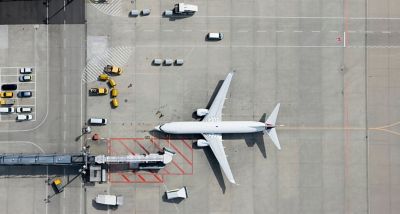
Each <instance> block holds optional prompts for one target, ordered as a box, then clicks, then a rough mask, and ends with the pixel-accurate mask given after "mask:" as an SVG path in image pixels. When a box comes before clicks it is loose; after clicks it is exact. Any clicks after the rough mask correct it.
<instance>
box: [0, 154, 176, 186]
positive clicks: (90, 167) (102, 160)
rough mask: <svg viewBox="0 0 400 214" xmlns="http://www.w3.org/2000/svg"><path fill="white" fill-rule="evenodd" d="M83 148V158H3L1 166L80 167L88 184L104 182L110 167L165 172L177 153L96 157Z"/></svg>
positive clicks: (33, 156)
mask: <svg viewBox="0 0 400 214" xmlns="http://www.w3.org/2000/svg"><path fill="white" fill-rule="evenodd" d="M87 149H88V148H86V147H84V148H83V150H82V153H81V154H75V155H69V154H0V166H78V167H81V168H80V169H79V172H80V173H81V174H82V175H86V176H84V180H85V181H89V182H105V181H107V172H106V170H107V169H109V167H110V166H111V165H123V166H126V167H125V168H120V170H132V169H135V170H153V169H156V170H158V169H162V168H163V167H164V166H165V165H167V164H168V163H170V162H171V161H172V157H173V156H174V154H175V152H173V151H171V150H169V149H167V148H163V151H162V152H159V153H155V154H143V155H125V156H108V155H97V156H93V155H90V153H89V152H88V150H87Z"/></svg>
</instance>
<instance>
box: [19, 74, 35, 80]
mask: <svg viewBox="0 0 400 214" xmlns="http://www.w3.org/2000/svg"><path fill="white" fill-rule="evenodd" d="M31 80H32V76H31V75H21V76H19V81H20V82H29V81H31Z"/></svg>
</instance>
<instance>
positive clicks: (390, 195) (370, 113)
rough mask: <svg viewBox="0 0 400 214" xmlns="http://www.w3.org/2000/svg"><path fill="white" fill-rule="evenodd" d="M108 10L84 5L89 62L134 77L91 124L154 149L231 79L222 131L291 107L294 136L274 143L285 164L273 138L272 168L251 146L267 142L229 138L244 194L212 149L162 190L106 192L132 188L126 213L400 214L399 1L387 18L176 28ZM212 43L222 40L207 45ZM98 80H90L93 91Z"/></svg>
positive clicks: (321, 13) (296, 6) (313, 8)
mask: <svg viewBox="0 0 400 214" xmlns="http://www.w3.org/2000/svg"><path fill="white" fill-rule="evenodd" d="M111 3H112V4H111V5H109V7H107V6H106V5H102V6H99V5H87V20H88V24H87V26H88V61H91V59H94V60H92V61H91V62H92V63H94V62H95V61H96V60H95V59H96V56H98V52H105V53H107V54H111V55H114V56H116V57H117V58H121V59H123V60H122V62H115V63H117V64H118V63H120V65H121V66H122V67H124V69H125V71H126V72H125V73H124V74H123V75H122V76H121V77H120V78H119V79H118V80H117V81H118V84H119V87H120V88H122V90H123V91H124V92H123V93H122V96H123V97H122V98H121V99H122V100H126V102H121V106H120V107H119V108H118V109H111V108H109V107H108V106H107V108H106V109H105V110H103V111H102V110H101V109H104V106H106V105H107V102H109V99H107V98H106V99H96V101H94V100H93V102H101V105H100V106H101V107H99V106H96V107H94V110H91V109H88V115H91V114H92V115H99V114H100V115H101V116H103V117H106V118H109V119H110V121H111V123H110V125H108V126H107V127H103V128H100V129H99V130H101V131H100V132H102V133H107V134H106V135H109V136H111V137H132V135H134V137H145V136H147V135H149V134H148V131H149V130H151V129H152V128H153V127H154V125H157V124H159V123H162V122H169V121H184V120H194V119H193V118H192V112H193V111H195V110H196V109H197V108H203V107H205V106H206V105H207V103H208V102H209V99H210V97H211V95H212V94H213V92H214V90H215V88H216V87H217V85H218V82H219V81H220V80H223V79H224V77H225V75H226V74H227V73H228V72H229V71H231V70H236V71H237V72H236V74H235V76H234V78H233V81H232V84H231V88H230V93H229V95H228V99H227V101H226V103H225V109H224V112H223V113H224V117H223V118H224V120H259V119H260V118H261V116H262V114H263V113H267V114H269V113H270V111H272V109H273V107H274V105H275V104H276V103H277V102H281V111H280V113H279V117H278V122H279V124H282V125H284V126H283V127H280V128H279V129H278V135H279V137H280V141H281V144H282V148H283V149H282V151H279V152H278V151H276V149H275V148H274V147H273V146H271V144H270V140H269V139H268V138H264V142H265V148H266V157H264V155H263V152H262V151H260V150H263V149H262V147H261V149H259V148H258V146H257V145H254V143H253V142H254V141H257V140H258V139H259V138H257V136H251V135H244V136H237V135H232V136H225V141H224V145H225V147H226V153H227V155H228V161H229V162H230V165H231V168H232V171H233V174H234V175H235V177H236V180H237V182H238V183H239V184H240V185H239V186H234V185H231V184H229V183H226V180H225V179H222V177H221V176H222V174H221V171H220V170H219V169H218V165H217V164H216V161H215V159H214V158H213V155H212V154H211V153H210V151H209V150H208V149H205V151H203V149H194V154H193V158H194V159H193V168H194V173H193V175H191V176H176V177H172V176H169V177H167V176H165V183H164V184H165V185H154V184H151V185H148V184H133V185H131V186H130V185H129V184H125V185H124V184H118V185H114V184H112V185H108V186H107V187H103V189H106V188H107V191H110V192H119V191H123V192H126V191H128V189H130V188H131V191H130V193H129V194H128V195H129V197H131V198H132V201H131V203H129V208H130V210H132V209H133V210H135V212H136V213H147V212H154V213H176V212H182V213H213V212H218V213H368V212H369V213H380V211H382V210H385V213H395V212H396V210H397V209H396V206H397V205H396V203H395V202H396V201H397V200H398V198H399V195H398V193H397V192H398V191H397V192H396V191H393V190H394V189H396V187H398V182H397V180H398V179H396V178H397V177H396V175H398V174H399V173H398V170H399V168H398V161H396V160H398V158H396V157H397V156H398V155H397V153H396V152H395V151H398V149H397V145H395V139H396V138H397V132H395V131H393V130H392V128H393V129H395V128H396V127H395V126H396V125H397V123H395V122H396V119H395V118H397V117H396V115H397V114H396V113H393V111H394V110H395V109H396V107H397V105H396V104H397V102H393V101H392V100H393V98H395V97H396V95H397V94H398V92H395V90H396V89H397V86H396V85H398V84H397V82H396V80H397V75H396V74H395V73H396V71H394V70H395V69H396V68H397V66H398V65H397V64H396V63H395V62H396V59H397V58H396V57H398V53H397V52H398V47H399V44H400V41H399V40H398V38H397V36H396V35H397V33H398V32H399V26H398V24H399V21H400V20H399V19H398V18H397V17H398V15H396V12H395V11H396V10H395V9H394V8H392V7H389V5H393V4H391V3H392V1H387V2H386V3H384V4H383V6H381V7H372V6H371V4H372V5H375V4H378V1H376V2H372V3H371V4H370V2H369V7H368V10H365V8H366V6H365V2H364V1H357V2H352V4H349V3H348V2H346V1H345V2H343V1H340V2H339V1H330V2H329V3H328V2H323V3H322V2H319V1H307V2H304V1H302V2H275V1H273V2H272V1H234V2H232V1H212V2H192V3H193V4H196V5H199V12H198V13H196V14H195V15H194V16H193V17H189V18H184V19H172V20H171V19H168V18H165V17H162V16H161V14H162V11H163V10H165V9H170V8H172V7H173V3H174V2H172V1H163V2H158V1H145V2H142V1H135V3H134V4H131V3H130V2H122V1H112V2H111ZM186 3H191V2H186ZM375 6H377V5H375ZM111 8H114V9H113V10H112V9H111ZM115 8H118V9H115ZM130 8H132V9H133V8H135V9H139V10H140V9H143V8H151V9H152V11H151V14H150V15H149V16H147V17H143V16H139V17H137V18H128V17H127V15H128V13H129V9H130ZM221 8H225V9H223V10H221ZM385 8H386V9H385ZM387 11H389V12H387ZM366 12H367V16H366ZM343 15H344V16H343ZM366 17H367V19H366ZM121 32H123V33H121ZM208 32H222V33H224V35H225V37H224V39H223V40H222V41H220V42H206V41H204V38H205V35H206V34H207V33H208ZM118 48H119V49H118ZM96 52H97V53H96ZM97 58H98V57H97ZM109 58H110V60H111V61H112V60H114V59H113V57H109ZM154 58H161V59H165V58H172V59H176V58H183V59H184V60H185V64H184V65H183V66H181V67H176V66H152V65H151V61H152V59H154ZM101 63H103V64H104V60H103V59H102V61H101V62H100V63H99V64H101ZM377 68H378V69H377ZM97 72H98V71H97ZM91 73H92V75H93V73H95V72H94V71H91ZM96 74H98V73H96ZM391 74H392V75H391ZM93 76H95V75H93ZM93 80H94V79H86V81H87V82H88V85H96V84H97V83H96V82H95V81H93ZM388 83H389V85H388ZM131 84H132V85H131ZM393 96H394V97H393ZM90 102H91V98H89V100H88V103H90ZM160 112H161V113H162V115H163V117H161V118H159V117H160V114H159V113H160ZM392 115H393V116H392ZM389 124H393V125H392V126H390V127H385V125H389ZM387 130H389V131H387ZM236 138H239V139H236ZM240 138H241V139H240ZM256 144H257V143H256ZM261 145H262V144H261ZM383 175H384V176H383ZM184 185H185V186H187V187H188V189H189V197H190V198H189V199H187V200H185V201H182V202H180V203H167V202H165V201H163V200H162V197H161V196H162V194H163V192H164V191H165V190H166V189H171V188H177V187H181V186H184ZM389 190H392V191H389ZM129 200H130V199H128V201H129ZM154 201H158V203H154ZM123 210H125V207H124V208H123ZM123 210H122V209H121V213H123ZM88 211H89V213H96V211H95V210H90V209H88ZM114 212H115V213H118V212H119V211H118V210H115V211H114Z"/></svg>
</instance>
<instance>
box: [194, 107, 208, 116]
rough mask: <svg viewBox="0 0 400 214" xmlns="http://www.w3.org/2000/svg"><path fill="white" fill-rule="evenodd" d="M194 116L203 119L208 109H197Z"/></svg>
mask: <svg viewBox="0 0 400 214" xmlns="http://www.w3.org/2000/svg"><path fill="white" fill-rule="evenodd" d="M196 114H197V116H198V117H204V116H206V115H207V114H208V109H205V108H199V109H197V111H196Z"/></svg>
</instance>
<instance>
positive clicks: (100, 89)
mask: <svg viewBox="0 0 400 214" xmlns="http://www.w3.org/2000/svg"><path fill="white" fill-rule="evenodd" d="M89 93H90V94H91V95H106V94H108V89H107V88H104V87H98V88H91V89H90V90H89Z"/></svg>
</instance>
